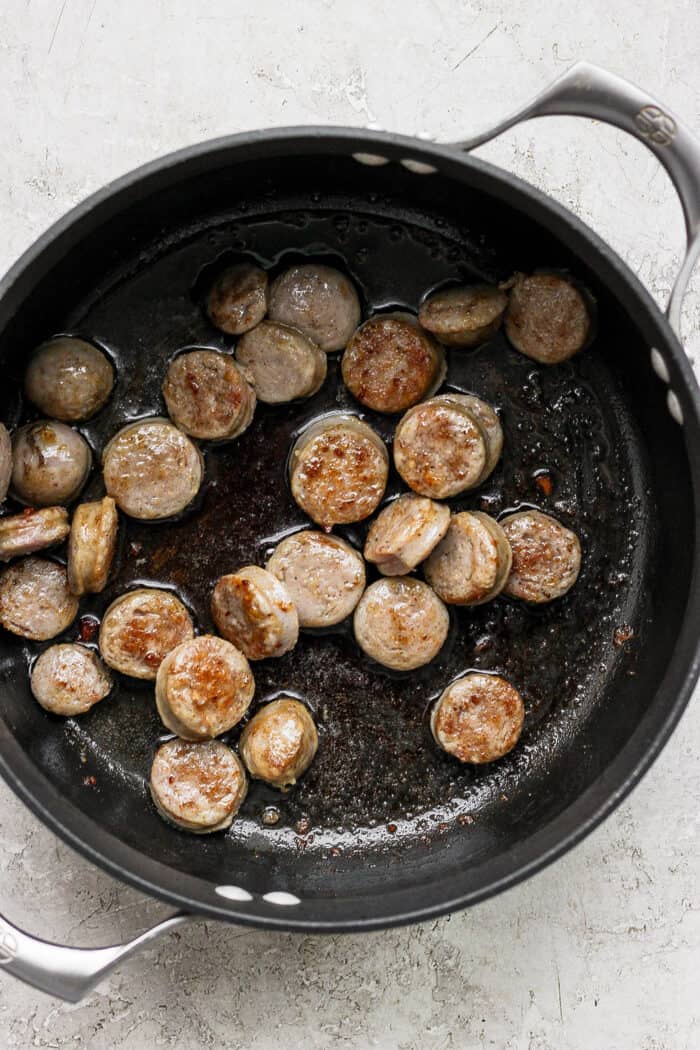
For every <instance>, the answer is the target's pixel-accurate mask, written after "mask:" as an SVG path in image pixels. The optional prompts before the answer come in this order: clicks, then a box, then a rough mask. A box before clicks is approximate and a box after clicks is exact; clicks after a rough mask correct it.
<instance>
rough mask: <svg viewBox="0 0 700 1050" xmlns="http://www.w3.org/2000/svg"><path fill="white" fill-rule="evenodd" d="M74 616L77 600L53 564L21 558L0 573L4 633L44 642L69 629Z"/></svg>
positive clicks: (0, 613)
mask: <svg viewBox="0 0 700 1050" xmlns="http://www.w3.org/2000/svg"><path fill="white" fill-rule="evenodd" d="M77 612H78V599H77V598H76V597H75V595H73V594H71V592H70V590H69V588H68V575H67V573H66V570H65V569H64V567H63V566H62V565H58V564H57V562H55V561H49V560H48V559H47V558H34V557H31V558H23V559H22V560H21V561H17V562H15V563H14V564H13V565H10V566H9V567H8V568H7V569H4V570H3V572H2V573H0V623H1V624H2V626H3V627H4V628H5V630H6V631H11V632H12V633H13V634H18V635H20V636H21V637H22V638H30V639H31V640H32V641H34V642H45V641H47V640H48V639H49V638H55V637H56V635H57V634H60V633H61V631H65V630H66V628H67V627H70V625H71V624H72V622H73V620H74V619H75V617H76V615H77Z"/></svg>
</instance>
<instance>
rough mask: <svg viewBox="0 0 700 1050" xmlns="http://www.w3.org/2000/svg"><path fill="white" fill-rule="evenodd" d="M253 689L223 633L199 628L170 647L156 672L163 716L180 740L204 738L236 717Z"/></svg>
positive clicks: (229, 725) (243, 710)
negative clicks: (218, 634) (218, 635)
mask: <svg viewBox="0 0 700 1050" xmlns="http://www.w3.org/2000/svg"><path fill="white" fill-rule="evenodd" d="M254 692H255V681H254V679H253V674H252V672H251V670H250V665H249V663H248V661H247V660H246V658H245V656H244V655H243V653H241V652H239V650H238V649H236V647H235V646H234V645H231V643H230V642H227V641H225V640H224V639H223V638H216V637H215V636H214V635H212V634H202V635H200V636H199V637H198V638H191V639H190V640H189V641H187V642H182V643H181V644H180V645H178V646H176V647H175V648H174V649H171V651H170V652H169V653H168V655H167V656H166V657H165V659H164V660H163V662H162V663H161V665H160V667H159V668H158V675H157V677H156V706H157V708H158V714H159V715H160V717H161V719H162V720H163V722H164V723H165V725H166V726H167V727H168V729H170V730H172V732H173V733H177V735H178V736H179V737H182V738H183V739H184V740H207V739H209V738H210V737H215V736H219V735H220V734H221V733H226V732H227V731H228V730H229V729H232V728H233V726H235V725H236V724H237V723H238V722H240V720H241V718H242V717H243V715H244V714H245V713H246V711H247V710H248V706H249V704H250V701H251V700H252V699H253V693H254Z"/></svg>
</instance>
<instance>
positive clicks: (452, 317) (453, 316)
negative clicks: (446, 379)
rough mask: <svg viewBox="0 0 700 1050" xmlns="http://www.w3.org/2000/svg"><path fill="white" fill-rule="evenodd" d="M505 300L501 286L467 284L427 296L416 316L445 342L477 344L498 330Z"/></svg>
mask: <svg viewBox="0 0 700 1050" xmlns="http://www.w3.org/2000/svg"><path fill="white" fill-rule="evenodd" d="M507 304H508V297H507V296H506V294H505V292H502V291H501V290H500V288H495V287H494V286H493V285H490V284H468V285H464V286H462V287H460V288H446V289H445V290H444V291H441V292H435V293H434V294H433V295H430V296H428V298H427V299H426V300H425V302H424V303H423V304H422V306H421V308H420V310H419V311H418V320H419V321H420V323H421V325H422V326H423V328H425V329H426V330H427V331H428V332H432V333H433V335H434V336H437V338H438V339H439V340H440V342H441V343H444V344H445V346H459V347H467V346H478V345H479V343H485V342H486V340H487V339H490V338H491V336H492V335H493V334H494V333H495V332H496V331H497V330H498V328H499V326H500V324H501V319H502V317H503V312H504V310H505V308H506V306H507Z"/></svg>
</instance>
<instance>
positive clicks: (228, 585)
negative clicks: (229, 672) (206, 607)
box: [211, 565, 299, 660]
mask: <svg viewBox="0 0 700 1050" xmlns="http://www.w3.org/2000/svg"><path fill="white" fill-rule="evenodd" d="M211 615H212V619H213V620H214V623H215V624H216V629H217V631H218V632H219V634H221V635H223V637H224V638H226V639H227V640H228V641H229V642H232V643H233V644H234V645H236V646H238V648H239V649H240V650H241V651H242V652H243V653H245V655H246V656H247V657H248V659H249V660H264V659H265V658H266V657H271V656H283V655H284V653H287V652H289V650H290V649H293V648H294V646H295V645H296V643H297V639H298V637H299V618H298V616H297V611H296V607H295V605H294V602H293V601H292V599H291V597H290V594H289V591H288V590H287V588H286V587H285V586H284V584H283V583H281V582H280V581H279V580H278V579H277V577H276V576H273V575H272V573H271V572H268V571H267V570H266V569H260V568H259V567H258V566H257V565H246V566H245V567H244V568H242V569H239V570H238V572H234V573H230V574H229V575H227V576H222V577H221V579H220V580H219V581H218V583H217V584H216V587H215V588H214V593H213V594H212V598H211Z"/></svg>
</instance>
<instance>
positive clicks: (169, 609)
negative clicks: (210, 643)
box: [100, 587, 194, 681]
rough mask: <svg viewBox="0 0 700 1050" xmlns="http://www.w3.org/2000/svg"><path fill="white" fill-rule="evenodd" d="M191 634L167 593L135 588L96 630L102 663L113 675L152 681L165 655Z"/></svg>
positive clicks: (176, 600)
mask: <svg viewBox="0 0 700 1050" xmlns="http://www.w3.org/2000/svg"><path fill="white" fill-rule="evenodd" d="M193 634H194V629H193V627H192V620H191V619H190V614H189V613H188V611H187V609H186V608H185V606H184V605H183V604H182V602H181V601H180V599H179V598H177V597H176V596H175V595H174V594H171V593H170V591H161V590H159V589H157V588H155V587H139V588H137V589H136V590H134V591H128V592H127V593H126V594H122V595H121V597H119V598H117V599H116V600H115V601H113V602H112V604H111V605H110V606H109V608H108V609H107V611H106V613H105V614H104V617H103V619H102V624H101V626H100V652H101V654H102V659H103V660H104V661H105V663H106V664H109V666H110V667H113V668H114V670H115V671H121V672H122V674H127V675H130V676H131V677H132V678H145V679H148V680H150V681H154V680H155V677H156V675H157V673H158V668H159V667H160V665H161V663H162V662H163V660H164V659H165V657H166V656H167V655H168V653H169V652H170V651H171V650H172V649H174V648H175V647H176V646H177V645H180V644H181V643H182V642H186V641H189V639H190V638H192V636H193Z"/></svg>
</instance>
